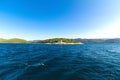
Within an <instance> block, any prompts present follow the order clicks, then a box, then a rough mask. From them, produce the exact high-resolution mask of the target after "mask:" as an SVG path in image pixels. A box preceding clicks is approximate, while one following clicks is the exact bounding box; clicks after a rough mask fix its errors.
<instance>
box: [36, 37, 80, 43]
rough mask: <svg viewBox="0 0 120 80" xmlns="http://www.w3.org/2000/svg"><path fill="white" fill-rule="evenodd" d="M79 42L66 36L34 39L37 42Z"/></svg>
mask: <svg viewBox="0 0 120 80" xmlns="http://www.w3.org/2000/svg"><path fill="white" fill-rule="evenodd" d="M61 41H62V42H64V43H80V42H78V41H75V40H72V39H67V38H52V39H46V40H38V41H36V42H37V43H60V42H61Z"/></svg>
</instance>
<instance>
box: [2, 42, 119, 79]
mask: <svg viewBox="0 0 120 80" xmlns="http://www.w3.org/2000/svg"><path fill="white" fill-rule="evenodd" d="M0 80H120V44H83V45H45V44H0Z"/></svg>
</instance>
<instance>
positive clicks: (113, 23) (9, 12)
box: [0, 0, 120, 40]
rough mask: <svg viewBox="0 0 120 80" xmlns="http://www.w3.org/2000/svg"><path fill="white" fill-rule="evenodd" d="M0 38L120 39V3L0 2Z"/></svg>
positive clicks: (88, 0) (92, 0)
mask: <svg viewBox="0 0 120 80" xmlns="http://www.w3.org/2000/svg"><path fill="white" fill-rule="evenodd" d="M0 37H2V38H14V37H19V38H24V39H28V40H34V39H47V38H55V37H65V38H118V37H119V38H120V0H0Z"/></svg>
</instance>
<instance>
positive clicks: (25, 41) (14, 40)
mask: <svg viewBox="0 0 120 80" xmlns="http://www.w3.org/2000/svg"><path fill="white" fill-rule="evenodd" d="M0 43H28V41H27V40H24V39H20V38H12V39H3V38H0Z"/></svg>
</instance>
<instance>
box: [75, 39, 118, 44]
mask: <svg viewBox="0 0 120 80" xmlns="http://www.w3.org/2000/svg"><path fill="white" fill-rule="evenodd" d="M73 40H76V41H80V42H83V43H120V38H114V39H81V38H77V39H73Z"/></svg>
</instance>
